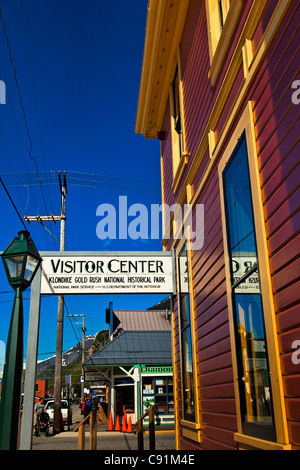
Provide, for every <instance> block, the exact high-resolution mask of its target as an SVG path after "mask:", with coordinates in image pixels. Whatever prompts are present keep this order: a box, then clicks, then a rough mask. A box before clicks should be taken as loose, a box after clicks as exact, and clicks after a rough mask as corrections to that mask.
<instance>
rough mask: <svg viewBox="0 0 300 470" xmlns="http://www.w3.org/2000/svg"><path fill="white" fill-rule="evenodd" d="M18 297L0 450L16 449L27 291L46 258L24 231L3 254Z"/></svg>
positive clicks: (3, 394) (10, 336)
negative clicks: (43, 259)
mask: <svg viewBox="0 0 300 470" xmlns="http://www.w3.org/2000/svg"><path fill="white" fill-rule="evenodd" d="M1 257H2V261H3V264H4V268H5V272H6V275H7V278H8V282H9V284H10V285H11V286H12V287H13V289H14V290H15V298H14V304H13V310H12V316H11V320H10V326H9V333H8V338H7V347H6V356H5V365H4V370H3V379H2V391H1V403H0V450H16V449H17V440H18V424H19V415H20V398H21V381H22V370H23V291H24V290H25V289H27V287H28V286H30V284H31V282H32V280H33V278H34V276H35V274H36V272H37V270H38V268H39V266H40V264H41V261H42V258H41V256H40V254H39V252H38V250H37V248H36V246H35V244H34V243H33V241H32V239H31V238H30V233H29V232H27V231H26V230H23V231H21V232H19V233H18V237H17V238H14V239H13V241H12V242H11V243H10V244H9V246H8V247H7V248H6V250H5V251H3V252H2V254H1Z"/></svg>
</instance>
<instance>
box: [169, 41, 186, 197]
mask: <svg viewBox="0 0 300 470" xmlns="http://www.w3.org/2000/svg"><path fill="white" fill-rule="evenodd" d="M176 75H177V80H178V84H177V87H176V88H177V90H176V92H177V93H178V94H177V96H176V95H175V91H174V89H175V83H174V82H175V80H176ZM172 77H173V78H172V81H171V83H170V87H169V104H170V124H171V140H172V162H173V183H172V188H173V190H174V192H176V191H177V189H178V186H179V183H180V181H181V178H182V176H183V172H184V169H185V167H186V165H187V163H188V152H187V149H186V136H185V122H184V106H183V91H182V74H181V62H180V52H179V50H178V51H177V60H176V64H175V67H174V73H173V74H172ZM175 103H176V104H177V106H178V109H177V113H176V105H175ZM178 117H179V119H180V123H179V127H180V133H178V131H177V130H176V127H178V122H177V120H178Z"/></svg>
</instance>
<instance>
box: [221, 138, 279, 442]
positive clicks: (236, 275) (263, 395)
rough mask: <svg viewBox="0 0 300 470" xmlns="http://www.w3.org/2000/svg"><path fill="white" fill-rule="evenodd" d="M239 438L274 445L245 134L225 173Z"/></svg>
mask: <svg viewBox="0 0 300 470" xmlns="http://www.w3.org/2000/svg"><path fill="white" fill-rule="evenodd" d="M222 179H223V188H224V206H225V219H226V232H227V248H228V256H229V267H230V285H231V297H232V310H233V321H234V330H235V343H236V354H237V370H238V383H239V395H240V413H241V421H242V430H243V433H244V434H246V435H249V436H253V437H258V438H263V439H265V440H269V441H275V440H276V436H275V426H274V419H273V406H272V390H271V384H270V372H269V362H268V353H267V351H268V349H267V342H266V334H265V324H264V307H263V302H262V294H261V285H260V267H259V263H258V253H257V240H256V232H255V222H254V212H253V203H252V194H251V183H250V173H249V164H248V153H247V144H246V137H245V132H244V133H243V134H242V136H241V137H240V139H239V142H238V144H237V146H236V147H235V149H234V151H233V154H232V155H231V157H230V159H229V161H228V163H227V164H226V166H225V168H224V170H223V173H222Z"/></svg>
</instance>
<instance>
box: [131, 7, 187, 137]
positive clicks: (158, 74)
mask: <svg viewBox="0 0 300 470" xmlns="http://www.w3.org/2000/svg"><path fill="white" fill-rule="evenodd" d="M188 6H189V0H159V1H158V0H149V3H148V13H147V23H146V35H145V45H144V55H143V65H142V73H141V80H140V90H139V98H138V106H137V115H136V125H135V132H136V133H137V134H143V135H144V137H146V138H156V136H157V132H159V131H160V130H161V126H162V122H163V117H164V113H165V107H166V103H167V100H168V94H169V85H170V82H171V80H172V77H173V74H174V71H175V67H176V60H177V51H178V47H179V44H180V40H181V36H182V32H183V28H184V24H185V19H186V14H187V10H188Z"/></svg>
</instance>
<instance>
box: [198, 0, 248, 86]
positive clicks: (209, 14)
mask: <svg viewBox="0 0 300 470" xmlns="http://www.w3.org/2000/svg"><path fill="white" fill-rule="evenodd" d="M205 3H206V18H207V32H208V46H209V57H210V70H209V73H208V78H210V79H211V82H212V85H213V86H215V84H216V80H217V78H218V75H219V73H220V71H221V68H222V64H223V62H224V59H225V55H226V52H227V50H228V48H229V46H230V42H231V38H232V35H233V33H234V30H235V26H236V24H237V21H238V18H239V15H240V12H241V9H242V4H243V1H242V0H205ZM220 4H221V5H222V9H223V17H225V16H226V18H225V21H223V25H222V24H221V15H220Z"/></svg>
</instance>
